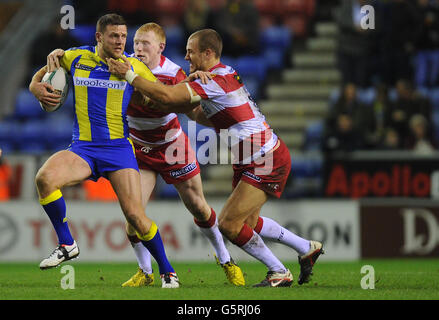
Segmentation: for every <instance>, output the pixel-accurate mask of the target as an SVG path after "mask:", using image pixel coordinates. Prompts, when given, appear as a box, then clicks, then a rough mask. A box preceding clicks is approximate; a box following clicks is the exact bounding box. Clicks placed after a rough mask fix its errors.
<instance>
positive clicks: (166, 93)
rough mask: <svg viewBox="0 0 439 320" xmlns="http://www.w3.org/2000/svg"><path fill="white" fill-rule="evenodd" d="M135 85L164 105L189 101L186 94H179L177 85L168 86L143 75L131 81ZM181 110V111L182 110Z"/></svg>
mask: <svg viewBox="0 0 439 320" xmlns="http://www.w3.org/2000/svg"><path fill="white" fill-rule="evenodd" d="M131 84H132V85H133V87H135V88H136V89H137V90H139V91H140V92H141V93H142V94H144V95H146V96H148V97H150V98H151V99H152V100H154V101H157V102H159V103H160V104H164V105H175V104H184V103H186V102H188V101H187V100H188V98H187V97H186V96H181V95H179V94H178V93H177V92H176V90H175V87H173V86H166V85H164V84H162V83H161V82H159V81H156V82H151V81H148V80H146V79H144V78H142V77H139V76H138V77H136V78H135V79H134V80H133V82H132V83H131ZM180 112H181V111H180Z"/></svg>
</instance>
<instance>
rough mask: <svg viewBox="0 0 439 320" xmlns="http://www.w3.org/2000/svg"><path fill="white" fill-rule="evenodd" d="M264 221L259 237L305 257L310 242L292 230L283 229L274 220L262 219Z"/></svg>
mask: <svg viewBox="0 0 439 320" xmlns="http://www.w3.org/2000/svg"><path fill="white" fill-rule="evenodd" d="M260 218H261V219H262V220H263V224H262V228H261V231H260V232H259V235H260V236H261V237H263V238H267V239H270V240H274V241H277V242H280V243H283V244H285V245H287V246H289V247H290V248H293V249H294V250H296V251H297V253H298V254H299V255H304V254H305V253H307V252H308V251H309V248H310V241H309V240H306V239H303V238H301V237H299V236H298V235H296V234H294V233H292V232H291V231H290V230H288V229H286V228H284V227H282V226H281V225H280V224H279V223H277V222H276V221H274V220H273V219H270V218H267V217H260Z"/></svg>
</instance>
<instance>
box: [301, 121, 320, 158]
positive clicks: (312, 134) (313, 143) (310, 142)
mask: <svg viewBox="0 0 439 320" xmlns="http://www.w3.org/2000/svg"><path fill="white" fill-rule="evenodd" d="M323 131H324V121H323V120H317V121H314V122H312V123H310V124H309V125H308V126H307V127H306V129H305V141H304V145H303V149H304V150H306V151H311V150H320V148H321V142H322V139H323Z"/></svg>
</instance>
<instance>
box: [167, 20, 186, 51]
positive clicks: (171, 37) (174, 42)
mask: <svg viewBox="0 0 439 320" xmlns="http://www.w3.org/2000/svg"><path fill="white" fill-rule="evenodd" d="M165 33H166V47H168V48H170V49H178V50H181V48H182V47H183V46H184V45H185V43H184V41H185V39H184V31H183V29H182V28H181V27H180V26H179V25H173V26H168V27H165Z"/></svg>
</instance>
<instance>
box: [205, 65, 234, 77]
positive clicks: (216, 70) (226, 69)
mask: <svg viewBox="0 0 439 320" xmlns="http://www.w3.org/2000/svg"><path fill="white" fill-rule="evenodd" d="M210 72H211V73H212V74H213V75H215V76H220V77H221V76H227V75H229V74H233V73H235V72H236V71H235V69H233V67H231V66H228V65H225V64H223V63H219V64H217V65H216V66H215V67H213V68H212V69H211V71H210Z"/></svg>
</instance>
